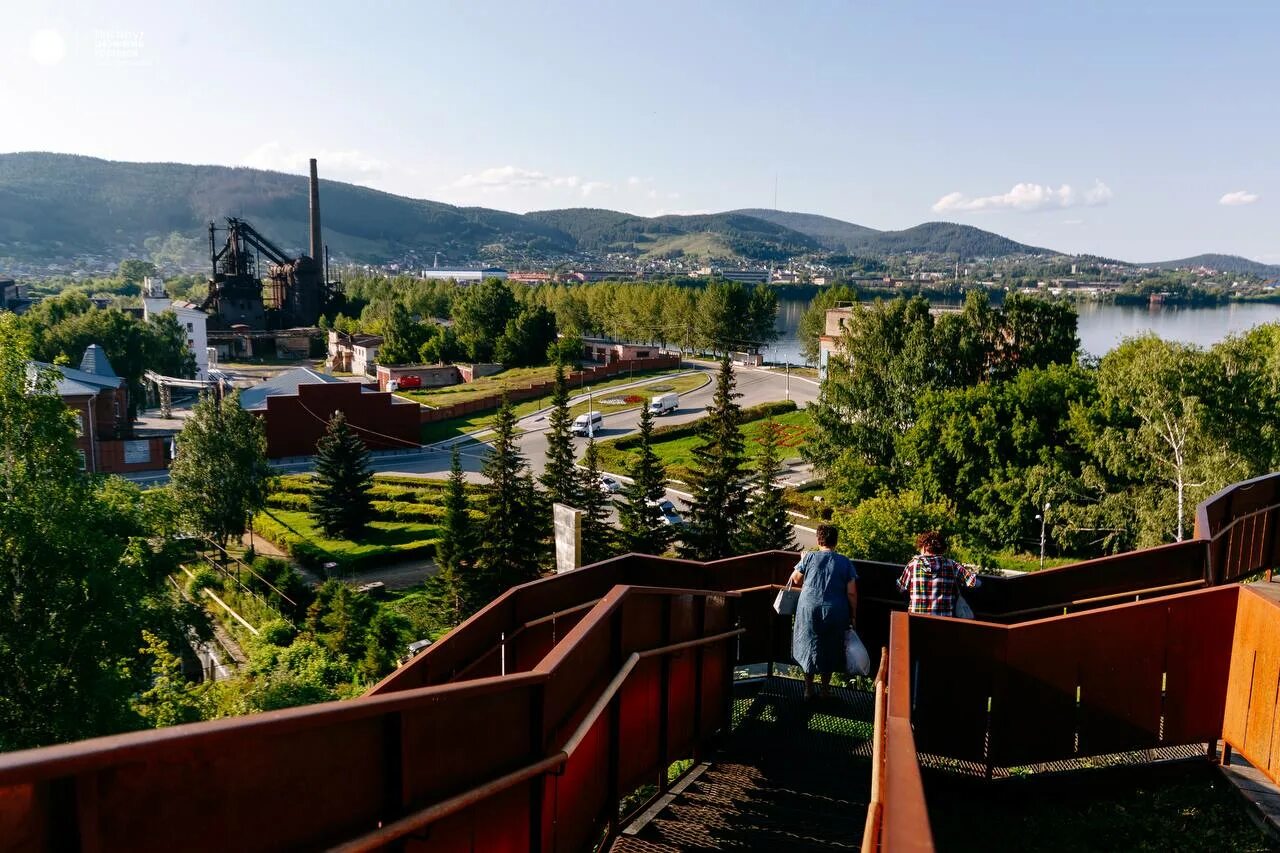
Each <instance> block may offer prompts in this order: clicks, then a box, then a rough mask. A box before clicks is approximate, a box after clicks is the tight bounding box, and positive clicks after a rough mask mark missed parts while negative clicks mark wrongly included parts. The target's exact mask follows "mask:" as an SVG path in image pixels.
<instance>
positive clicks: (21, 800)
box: [0, 783, 55, 851]
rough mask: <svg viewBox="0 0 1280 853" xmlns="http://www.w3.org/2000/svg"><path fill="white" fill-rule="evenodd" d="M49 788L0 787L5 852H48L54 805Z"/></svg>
mask: <svg viewBox="0 0 1280 853" xmlns="http://www.w3.org/2000/svg"><path fill="white" fill-rule="evenodd" d="M49 787H50V786H49V785H46V784H34V783H33V784H18V785H8V786H3V787H0V847H3V848H4V849H5V850H14V851H26V850H48V849H51V848H53V847H54V846H55V845H54V844H53V843H52V842H53V839H51V838H50V837H49V829H50V826H49V824H50V823H51V822H52V820H51V818H52V815H53V810H54V809H53V804H52V803H50V802H49V799H50V790H49Z"/></svg>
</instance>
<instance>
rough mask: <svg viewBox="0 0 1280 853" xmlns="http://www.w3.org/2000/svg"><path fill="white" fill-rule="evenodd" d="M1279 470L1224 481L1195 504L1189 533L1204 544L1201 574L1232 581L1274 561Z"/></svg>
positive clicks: (1279, 557)
mask: <svg viewBox="0 0 1280 853" xmlns="http://www.w3.org/2000/svg"><path fill="white" fill-rule="evenodd" d="M1278 522H1280V473H1276V474H1267V475H1265V476H1262V477H1255V478H1253V479H1252V480H1245V481H1244V482H1242V483H1236V484H1235V485H1232V486H1228V487H1227V488H1225V489H1223V490H1222V491H1220V492H1218V493H1217V494H1215V495H1213V496H1212V497H1210V498H1209V499H1208V500H1205V501H1202V502H1201V503H1200V504H1199V505H1198V506H1197V507H1196V526H1195V539H1196V540H1197V541H1200V542H1203V543H1204V545H1205V549H1206V557H1205V559H1206V575H1205V577H1206V580H1207V581H1208V582H1209V583H1210V584H1214V585H1216V584H1223V583H1233V582H1235V581H1238V580H1240V579H1241V578H1245V577H1248V576H1250V575H1254V574H1257V573H1259V572H1264V571H1265V572H1266V573H1267V579H1268V580H1270V577H1271V571H1272V569H1274V568H1275V567H1276V565H1277V563H1278V562H1280V550H1277V537H1276V527H1277V523H1278Z"/></svg>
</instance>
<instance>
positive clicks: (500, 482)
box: [471, 400, 546, 605]
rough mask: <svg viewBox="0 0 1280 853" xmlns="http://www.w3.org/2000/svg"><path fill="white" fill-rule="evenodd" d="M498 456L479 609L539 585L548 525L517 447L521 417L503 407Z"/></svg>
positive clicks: (492, 460)
mask: <svg viewBox="0 0 1280 853" xmlns="http://www.w3.org/2000/svg"><path fill="white" fill-rule="evenodd" d="M493 429H494V437H493V440H492V441H491V442H490V444H491V445H492V451H491V452H490V453H489V456H488V458H486V459H485V461H484V468H483V471H484V475H485V476H486V477H487V478H488V479H489V485H488V487H487V489H486V494H485V502H484V522H483V524H482V526H481V532H482V534H483V538H482V541H481V543H480V547H479V549H478V552H477V557H478V559H477V563H478V565H477V577H476V581H477V583H476V587H477V593H478V594H479V596H480V598H479V599H478V600H477V601H474V602H471V604H473V605H479V604H481V603H482V602H484V601H487V600H488V599H489V598H492V597H493V596H496V595H499V594H501V593H503V592H505V591H506V590H507V589H508V588H509V587H512V586H515V585H516V584H521V583H525V582H526V581H531V580H535V579H536V578H537V577H538V574H539V568H538V563H539V558H540V556H541V552H542V550H543V547H542V544H543V538H544V535H545V533H544V531H545V527H546V525H543V524H540V523H539V519H540V517H541V514H540V513H539V511H538V510H539V504H540V501H539V500H538V497H537V493H536V491H535V490H534V488H533V476H532V475H531V474H530V473H529V470H528V466H527V464H526V463H525V460H524V457H523V456H522V455H521V453H520V449H519V448H518V447H517V446H516V416H515V411H514V410H513V409H512V408H511V403H510V402H508V401H507V400H503V401H502V406H501V407H500V408H499V409H498V414H497V416H496V417H495V418H494V424H493Z"/></svg>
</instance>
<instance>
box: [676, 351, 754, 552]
mask: <svg viewBox="0 0 1280 853" xmlns="http://www.w3.org/2000/svg"><path fill="white" fill-rule="evenodd" d="M733 387H734V377H733V364H732V363H731V362H730V361H729V358H728V356H725V357H724V358H722V359H721V360H720V372H719V374H717V376H716V392H715V396H714V397H713V398H712V401H711V405H710V406H708V407H707V417H706V418H705V419H704V420H703V421H702V423H701V425H700V427H699V430H698V436H699V438H700V439H701V443H700V444H699V445H698V446H697V447H695V448H694V449H693V470H692V472H691V474H690V484H689V485H690V487H691V491H692V493H693V499H692V500H691V501H690V502H689V522H688V524H687V525H686V528H685V533H684V537H683V543H682V547H681V549H680V550H681V553H682V554H683V555H684V556H687V557H693V558H695V559H699V560H718V559H720V558H721V557H729V556H732V555H733V554H734V553H735V546H736V545H737V542H738V531H739V530H740V528H741V524H742V516H743V514H744V513H745V511H746V504H747V501H746V489H745V487H744V485H743V482H742V479H743V470H742V469H743V462H744V458H743V442H742V434H741V433H740V432H739V431H738V429H739V427H740V426H741V424H742V410H741V409H740V408H739V406H738V404H737V403H736V402H734V401H735V400H736V399H737V398H738V397H741V396H742V395H741V394H738V393H736V392H735V391H734V390H733Z"/></svg>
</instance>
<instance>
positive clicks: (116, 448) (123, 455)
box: [98, 436, 169, 474]
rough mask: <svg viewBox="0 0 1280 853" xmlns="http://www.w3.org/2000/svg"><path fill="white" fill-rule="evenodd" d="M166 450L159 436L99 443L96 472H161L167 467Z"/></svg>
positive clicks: (165, 444)
mask: <svg viewBox="0 0 1280 853" xmlns="http://www.w3.org/2000/svg"><path fill="white" fill-rule="evenodd" d="M168 449H169V448H168V446H167V442H166V440H165V439H164V438H162V437H159V436H153V437H151V438H138V439H132V440H127V441H122V440H116V439H111V440H107V441H99V442H98V470H99V471H102V472H104V473H107V474H124V473H126V472H129V471H158V470H163V469H165V468H168V467H169V453H168ZM129 460H132V461H129Z"/></svg>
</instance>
